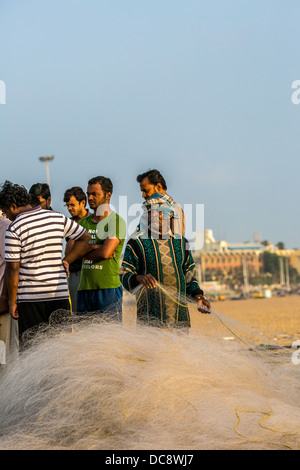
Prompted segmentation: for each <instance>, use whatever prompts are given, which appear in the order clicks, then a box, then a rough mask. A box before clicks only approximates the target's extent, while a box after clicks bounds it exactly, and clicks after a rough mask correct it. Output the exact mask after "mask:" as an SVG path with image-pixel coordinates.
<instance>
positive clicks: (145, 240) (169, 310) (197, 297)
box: [120, 194, 210, 327]
mask: <svg viewBox="0 0 300 470" xmlns="http://www.w3.org/2000/svg"><path fill="white" fill-rule="evenodd" d="M143 207H144V214H143V215H142V217H141V222H140V225H139V228H138V230H137V232H136V233H135V234H134V235H132V237H131V238H130V240H129V241H128V242H127V245H126V248H125V253H124V258H123V262H122V266H121V270H120V278H121V282H122V284H123V287H124V288H125V289H127V290H128V291H129V292H135V293H136V295H137V318H138V321H143V322H148V323H149V322H150V323H154V324H168V325H170V326H181V327H190V315H189V310H188V305H187V301H186V300H187V296H188V297H190V298H191V299H193V300H194V301H196V302H197V306H198V309H199V310H200V311H201V312H203V313H209V311H210V303H209V301H208V300H207V299H205V297H204V295H203V291H202V289H200V287H199V284H198V281H197V278H196V275H195V271H196V269H195V262H194V259H193V256H192V253H191V250H190V248H189V244H188V241H187V240H186V238H185V237H183V236H182V230H181V229H179V230H178V227H180V224H178V219H179V218H180V214H178V211H176V207H175V206H174V204H172V203H170V202H169V201H168V199H166V198H157V197H156V195H155V194H154V195H153V196H152V197H151V196H150V197H149V198H147V199H146V201H145V203H144V204H143ZM175 228H176V230H175ZM138 287H140V288H139V289H138Z"/></svg>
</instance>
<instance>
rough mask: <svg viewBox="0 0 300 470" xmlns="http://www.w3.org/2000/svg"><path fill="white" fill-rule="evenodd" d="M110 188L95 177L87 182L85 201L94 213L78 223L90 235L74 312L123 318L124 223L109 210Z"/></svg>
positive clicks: (110, 184)
mask: <svg viewBox="0 0 300 470" xmlns="http://www.w3.org/2000/svg"><path fill="white" fill-rule="evenodd" d="M112 191H113V184H112V182H111V180H110V179H109V178H105V177H104V176H96V177H95V178H92V179H90V180H89V182H88V187H87V199H88V204H89V206H90V209H91V210H92V211H94V213H93V214H92V215H90V216H88V217H85V218H84V219H81V220H80V221H79V224H80V225H82V226H83V227H84V228H85V229H86V230H87V232H88V233H89V234H90V235H91V240H90V245H91V246H90V248H91V251H90V252H89V253H88V254H87V255H85V256H84V258H83V261H82V268H81V279H80V283H79V286H78V291H77V311H78V312H80V313H85V312H106V313H113V314H116V315H117V316H118V318H120V317H121V315H122V296H123V287H122V284H121V281H120V277H119V271H120V255H121V252H122V249H123V245H124V241H125V237H126V224H125V221H124V219H122V217H120V216H119V215H118V214H117V213H116V212H114V211H112V210H111V208H110V205H109V203H110V198H111V195H112Z"/></svg>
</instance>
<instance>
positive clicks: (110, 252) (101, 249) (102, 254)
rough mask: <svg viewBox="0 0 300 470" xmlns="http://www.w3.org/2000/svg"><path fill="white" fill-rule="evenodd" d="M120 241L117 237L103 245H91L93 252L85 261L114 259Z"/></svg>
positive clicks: (111, 238) (106, 240)
mask: <svg viewBox="0 0 300 470" xmlns="http://www.w3.org/2000/svg"><path fill="white" fill-rule="evenodd" d="M119 243H120V240H119V238H117V237H110V238H106V239H105V241H104V243H103V244H102V245H90V249H91V251H90V252H89V253H88V254H87V255H85V257H84V259H89V260H92V261H103V260H105V259H109V258H113V257H114V255H115V251H116V248H117V246H118V245H119Z"/></svg>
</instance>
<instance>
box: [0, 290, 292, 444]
mask: <svg viewBox="0 0 300 470" xmlns="http://www.w3.org/2000/svg"><path fill="white" fill-rule="evenodd" d="M155 290H156V291H157V292H156V294H157V299H160V300H159V301H158V304H157V309H158V310H159V309H161V308H162V303H163V302H166V303H167V306H168V308H170V305H171V302H173V304H174V308H175V306H176V305H177V307H179V305H178V303H179V304H181V307H182V308H188V310H189V315H190V318H191V327H190V328H187V327H186V325H184V327H183V328H181V327H180V326H179V325H178V324H177V325H174V324H171V323H169V324H162V323H161V322H159V321H158V320H157V319H149V321H145V319H144V318H143V319H142V321H140V320H139V318H137V311H138V304H139V302H143V303H144V304H145V305H146V304H147V301H148V298H149V292H147V290H146V289H144V288H141V287H139V288H137V290H136V292H135V295H131V294H126V295H125V297H124V300H123V321H120V320H119V319H118V317H117V315H116V314H115V312H114V311H108V312H106V313H105V314H99V313H97V312H94V313H93V314H89V315H74V314H71V313H70V312H66V311H57V312H55V313H54V314H53V315H52V317H51V319H50V322H49V325H44V326H42V327H40V328H39V329H38V330H36V331H34V332H28V333H27V337H26V341H27V347H26V348H25V349H24V350H23V351H22V352H21V353H20V355H19V358H18V360H15V361H14V362H13V363H12V364H10V365H9V366H7V367H6V369H5V370H4V372H2V371H1V372H0V397H1V400H0V416H1V419H0V449H77V450H79V449H95V450H104V449H106V450H107V449H111V450H115V449H119V450H122V449H126V450H141V449H144V450H147V449H158V450H159V449H182V450H184V449H193V450H197V449H199V450H201V449H224V450H225V449H299V444H300V432H299V421H300V406H299V384H300V381H299V379H300V368H299V362H300V361H299V360H298V359H299V355H298V352H300V350H298V349H293V348H290V347H286V346H284V345H283V346H280V345H278V344H277V343H273V342H272V336H273V332H265V333H266V336H262V335H260V334H258V333H257V332H254V331H252V330H251V329H250V328H249V327H246V326H245V325H242V324H239V323H238V322H237V321H234V320H232V319H230V318H228V317H226V316H224V315H221V314H218V313H217V312H215V311H214V310H212V312H211V314H203V313H200V312H199V311H198V309H197V305H196V303H195V302H194V301H193V300H192V299H186V298H181V297H180V296H178V294H177V292H174V291H172V289H170V288H168V287H166V286H162V285H158V286H157V287H156V289H155ZM177 307H176V308H177ZM150 320H151V321H150Z"/></svg>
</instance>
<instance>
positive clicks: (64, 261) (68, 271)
mask: <svg viewBox="0 0 300 470" xmlns="http://www.w3.org/2000/svg"><path fill="white" fill-rule="evenodd" d="M62 264H63V267H64V268H65V271H66V274H67V277H70V270H69V263H68V261H66V260H65V259H63V260H62Z"/></svg>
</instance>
